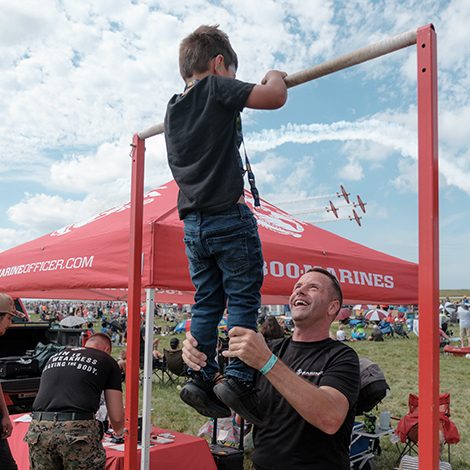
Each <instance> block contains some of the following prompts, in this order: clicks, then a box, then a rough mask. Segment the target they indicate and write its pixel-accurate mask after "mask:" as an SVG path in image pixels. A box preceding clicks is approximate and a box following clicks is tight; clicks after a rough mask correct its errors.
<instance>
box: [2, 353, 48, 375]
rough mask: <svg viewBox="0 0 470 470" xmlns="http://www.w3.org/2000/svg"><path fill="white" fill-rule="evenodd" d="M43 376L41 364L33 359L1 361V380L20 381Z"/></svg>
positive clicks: (15, 358)
mask: <svg viewBox="0 0 470 470" xmlns="http://www.w3.org/2000/svg"><path fill="white" fill-rule="evenodd" d="M40 375H41V369H40V368H39V362H38V360H37V359H32V358H31V357H27V356H26V357H14V356H13V357H3V358H2V359H0V378H1V379H18V378H20V377H38V376H40Z"/></svg>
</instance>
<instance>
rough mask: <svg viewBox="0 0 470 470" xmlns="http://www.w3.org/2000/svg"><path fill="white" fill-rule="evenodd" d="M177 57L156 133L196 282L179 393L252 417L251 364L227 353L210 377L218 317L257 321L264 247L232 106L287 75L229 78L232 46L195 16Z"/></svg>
mask: <svg viewBox="0 0 470 470" xmlns="http://www.w3.org/2000/svg"><path fill="white" fill-rule="evenodd" d="M179 65H180V73H181V76H182V78H183V80H184V81H185V88H184V91H183V93H181V94H177V95H175V96H173V97H172V98H171V100H170V102H169V103H168V108H167V113H166V116H165V139H166V146H167V152H168V162H169V165H170V169H171V171H172V173H173V177H174V179H175V181H176V183H177V184H178V187H179V194H178V212H179V217H180V219H181V220H183V221H184V242H185V245H186V255H187V257H188V262H189V271H190V274H191V279H192V282H193V284H194V287H195V288H196V294H195V297H194V300H195V304H194V306H193V307H192V313H193V316H192V321H191V334H192V336H193V337H194V338H195V339H196V341H197V343H198V349H199V350H200V351H201V352H203V353H204V354H206V356H207V358H208V359H207V362H206V365H205V367H203V368H202V369H201V371H194V370H190V371H189V380H188V381H187V382H186V384H185V385H184V386H183V388H182V389H181V392H180V396H181V399H182V400H183V401H184V402H185V403H187V404H188V405H190V406H192V407H193V408H194V409H196V410H197V411H198V412H199V413H200V414H202V415H204V416H209V417H217V418H220V417H228V416H230V415H231V411H230V409H232V410H233V411H235V412H236V413H237V414H239V415H240V416H242V417H243V418H244V419H246V420H247V421H250V422H252V423H254V424H259V423H260V422H261V420H262V418H263V417H262V416H261V413H260V411H259V400H258V397H257V394H256V391H255V390H254V388H253V373H254V371H253V369H251V368H250V367H248V366H247V365H246V364H244V363H243V362H242V361H240V360H239V359H234V360H233V361H231V362H230V364H229V365H228V366H227V368H226V378H225V380H222V381H218V382H217V384H215V383H214V378H215V376H216V373H217V372H218V364H217V355H216V351H217V340H218V329H217V326H218V323H219V321H220V320H221V318H222V315H223V312H224V309H225V308H226V307H228V311H229V315H228V325H227V328H228V330H230V329H231V328H233V327H235V326H240V327H243V328H250V329H252V330H253V331H257V325H256V320H257V317H258V309H259V307H260V305H261V294H260V289H261V286H262V283H263V255H262V251H261V241H260V239H259V235H258V227H257V223H256V219H255V217H254V215H253V213H252V212H251V210H250V209H249V207H248V206H247V205H246V204H245V198H244V188H243V176H244V173H245V172H248V179H249V182H250V186H251V190H252V194H253V199H254V201H255V206H257V205H259V195H258V192H257V190H256V187H255V182H254V176H253V174H252V172H251V168H250V165H249V162H248V159H246V164H245V166H246V167H247V168H246V170H245V169H244V166H243V162H242V159H241V156H240V152H239V147H240V144H241V143H242V141H243V135H242V132H241V120H240V112H241V111H242V110H243V109H244V108H245V107H248V108H254V109H277V108H280V107H282V106H283V105H284V103H285V102H286V100H287V88H286V85H285V83H284V77H286V76H287V75H286V73H284V72H279V71H275V70H271V71H269V72H268V73H267V74H266V76H265V77H264V78H263V80H262V81H261V85H255V84H251V83H245V82H242V81H239V80H236V79H235V74H236V71H237V65H238V60H237V55H236V53H235V51H234V50H233V49H232V46H231V44H230V41H229V39H228V36H227V35H226V34H225V33H224V32H222V31H221V30H220V29H219V28H218V25H216V26H200V27H199V28H198V29H197V30H196V31H194V32H193V33H192V34H190V35H189V36H188V37H187V38H185V39H184V40H183V41H182V43H181V45H180V50H179Z"/></svg>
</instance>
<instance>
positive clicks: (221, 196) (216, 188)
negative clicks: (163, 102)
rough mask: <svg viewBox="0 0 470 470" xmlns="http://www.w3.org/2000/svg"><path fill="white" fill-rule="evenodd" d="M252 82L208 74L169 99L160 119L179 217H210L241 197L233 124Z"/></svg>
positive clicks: (240, 176) (241, 183)
mask: <svg viewBox="0 0 470 470" xmlns="http://www.w3.org/2000/svg"><path fill="white" fill-rule="evenodd" d="M253 87H254V84H251V83H245V82H241V81H239V80H236V79H233V78H229V77H221V76H217V75H208V76H207V77H205V78H203V79H202V80H201V81H200V82H198V83H197V84H196V85H195V86H193V87H192V88H191V89H190V90H189V91H188V92H187V93H186V94H185V95H182V94H180V95H174V96H173V97H172V98H171V100H170V102H169V103H168V107H167V112H166V116H165V140H166V146H167V153H168V163H169V165H170V169H171V172H172V173H173V177H174V178H175V181H176V183H177V184H178V187H179V189H180V191H179V194H178V212H179V217H180V219H181V220H182V219H184V218H185V217H186V215H187V214H189V213H190V212H193V211H200V212H204V213H206V214H215V213H217V212H221V211H223V210H227V209H230V208H231V207H233V206H235V204H236V203H237V201H238V199H239V198H240V196H241V195H242V194H243V176H242V173H241V168H240V165H239V160H238V151H237V146H236V143H237V132H236V120H237V116H238V113H239V112H240V111H242V110H243V108H244V106H245V104H246V100H247V99H248V96H249V95H250V93H251V90H252V88H253Z"/></svg>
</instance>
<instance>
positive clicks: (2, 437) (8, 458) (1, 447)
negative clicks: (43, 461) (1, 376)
mask: <svg viewBox="0 0 470 470" xmlns="http://www.w3.org/2000/svg"><path fill="white" fill-rule="evenodd" d="M12 317H20V318H22V317H24V314H23V313H21V312H18V311H17V310H16V309H15V301H14V300H13V299H12V298H11V297H10V296H9V295H6V294H0V336H3V335H4V334H5V331H7V330H8V328H9V327H10V326H11V318H12ZM12 430H13V425H12V424H11V420H10V416H9V414H8V408H7V405H6V403H5V397H4V396H3V390H2V385H1V384H0V468H1V469H2V470H17V469H18V467H17V465H16V462H15V460H14V458H13V456H12V455H11V451H10V446H9V445H8V441H7V438H9V437H10V436H11V432H12Z"/></svg>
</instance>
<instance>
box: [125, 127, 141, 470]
mask: <svg viewBox="0 0 470 470" xmlns="http://www.w3.org/2000/svg"><path fill="white" fill-rule="evenodd" d="M132 147H133V149H132V183H131V221H130V234H129V301H128V319H127V370H126V410H125V411H126V414H125V427H126V429H127V435H126V437H125V448H124V470H135V469H136V468H138V457H137V418H138V413H139V346H140V344H139V343H140V292H141V286H142V265H143V262H142V231H143V229H142V224H143V213H144V167H145V142H143V141H141V140H140V139H139V137H138V135H137V134H134V137H133V139H132Z"/></svg>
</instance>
